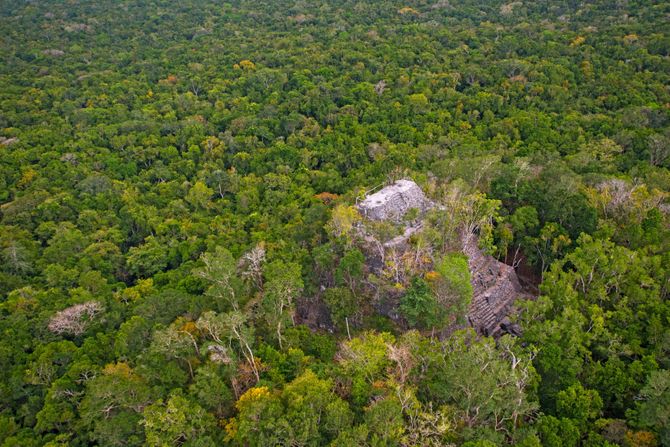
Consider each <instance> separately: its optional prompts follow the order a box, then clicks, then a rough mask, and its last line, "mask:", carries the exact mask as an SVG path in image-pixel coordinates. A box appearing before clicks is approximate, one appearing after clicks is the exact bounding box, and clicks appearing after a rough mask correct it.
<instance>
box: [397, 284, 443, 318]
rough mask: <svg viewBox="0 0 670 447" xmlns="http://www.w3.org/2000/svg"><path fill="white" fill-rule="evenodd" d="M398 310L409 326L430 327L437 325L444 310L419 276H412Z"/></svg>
mask: <svg viewBox="0 0 670 447" xmlns="http://www.w3.org/2000/svg"><path fill="white" fill-rule="evenodd" d="M400 311H401V312H402V315H403V317H405V319H406V320H407V323H408V324H409V325H410V327H418V328H423V329H430V328H431V327H435V326H439V325H440V323H441V322H442V321H443V319H444V314H445V311H444V309H443V308H442V307H441V306H440V304H439V303H438V302H437V299H436V298H435V295H433V292H432V291H431V290H430V287H429V286H428V284H427V283H426V281H424V280H423V279H421V278H414V279H413V280H412V284H411V286H410V287H409V288H408V289H407V292H405V295H404V296H403V297H402V298H401V300H400Z"/></svg>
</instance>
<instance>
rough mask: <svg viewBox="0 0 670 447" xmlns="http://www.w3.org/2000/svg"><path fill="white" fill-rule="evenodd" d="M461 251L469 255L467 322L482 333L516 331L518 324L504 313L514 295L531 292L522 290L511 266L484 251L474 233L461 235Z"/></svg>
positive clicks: (508, 310) (513, 300)
mask: <svg viewBox="0 0 670 447" xmlns="http://www.w3.org/2000/svg"><path fill="white" fill-rule="evenodd" d="M463 253H464V254H465V255H466V256H467V258H468V267H469V270H470V282H471V284H472V302H471V303H470V307H469V309H468V313H467V320H468V323H470V325H471V326H472V327H473V328H475V330H476V331H477V332H478V333H480V334H484V335H490V336H500V335H502V334H503V333H504V332H510V333H513V334H515V335H518V331H519V328H518V327H516V326H514V325H511V324H510V321H509V319H508V318H507V317H508V316H509V315H510V314H511V313H512V312H513V306H514V302H515V301H516V300H517V299H520V298H524V299H525V298H530V295H528V294H527V293H526V292H524V290H523V287H522V286H521V283H520V282H519V277H518V276H517V274H516V271H515V270H514V268H513V267H512V266H510V265H507V264H505V263H504V262H500V261H498V260H497V259H496V258H494V257H493V256H491V255H487V254H484V253H483V252H482V250H481V249H480V248H479V247H478V246H477V237H475V236H474V235H470V237H466V238H465V239H464V243H463Z"/></svg>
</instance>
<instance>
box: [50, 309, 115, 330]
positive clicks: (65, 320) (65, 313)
mask: <svg viewBox="0 0 670 447" xmlns="http://www.w3.org/2000/svg"><path fill="white" fill-rule="evenodd" d="M102 311H103V306H102V304H101V303H99V302H98V301H87V302H85V303H81V304H75V305H74V306H70V307H68V308H67V309H63V310H61V311H60V312H57V313H56V315H54V316H53V317H51V320H49V325H48V328H49V330H50V331H51V332H53V333H54V334H59V335H61V334H69V335H74V336H78V335H81V334H83V333H84V332H85V331H86V329H88V327H89V326H90V325H91V323H92V322H93V320H94V319H95V317H96V316H97V315H98V314H99V313H100V312H102Z"/></svg>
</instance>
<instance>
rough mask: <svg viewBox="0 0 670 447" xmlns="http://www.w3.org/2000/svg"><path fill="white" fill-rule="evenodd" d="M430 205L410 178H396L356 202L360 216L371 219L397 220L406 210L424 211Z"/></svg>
mask: <svg viewBox="0 0 670 447" xmlns="http://www.w3.org/2000/svg"><path fill="white" fill-rule="evenodd" d="M430 207H431V203H430V201H429V200H428V199H427V198H426V196H425V195H424V193H423V191H422V190H421V188H419V185H417V184H416V183H414V182H413V181H411V180H406V179H403V180H398V181H396V182H395V183H393V184H391V185H389V186H386V187H384V188H382V189H380V190H379V191H377V192H375V193H374V194H370V195H368V196H367V197H366V198H365V200H363V201H362V202H360V203H359V204H358V210H359V212H360V213H361V215H362V216H364V217H366V218H368V219H372V220H392V221H394V222H399V221H400V220H401V219H402V217H403V216H404V215H405V214H407V212H408V211H409V210H410V209H412V208H416V209H417V210H419V211H425V210H426V209H428V208H430Z"/></svg>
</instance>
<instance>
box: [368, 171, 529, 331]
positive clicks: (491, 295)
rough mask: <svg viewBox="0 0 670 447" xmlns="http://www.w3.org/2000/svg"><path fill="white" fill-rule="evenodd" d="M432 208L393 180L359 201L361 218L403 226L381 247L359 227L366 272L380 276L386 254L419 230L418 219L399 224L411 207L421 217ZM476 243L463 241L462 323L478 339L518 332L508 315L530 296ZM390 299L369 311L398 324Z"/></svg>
mask: <svg viewBox="0 0 670 447" xmlns="http://www.w3.org/2000/svg"><path fill="white" fill-rule="evenodd" d="M434 206H439V205H435V204H434V203H433V202H431V201H430V200H429V199H427V198H426V196H425V195H424V193H423V191H422V190H421V188H419V186H418V185H417V184H416V183H414V182H413V181H411V180H398V181H397V182H395V183H394V184H392V185H389V186H387V187H385V188H383V189H381V190H379V191H377V192H375V193H374V194H370V195H369V196H367V197H366V198H365V200H363V201H362V202H360V203H359V204H358V209H359V211H360V213H361V214H362V215H363V216H365V217H366V218H368V219H372V220H384V221H392V222H396V223H398V224H400V225H402V227H403V232H402V234H400V235H398V236H396V237H395V238H393V239H391V240H389V241H386V242H384V243H382V242H380V241H377V239H375V238H374V237H373V236H372V235H370V234H368V233H366V231H365V225H362V226H361V236H362V240H363V241H364V242H365V245H366V250H365V252H366V258H367V264H368V267H369V268H370V269H371V270H372V271H375V272H381V271H382V270H383V268H384V265H385V264H384V263H385V258H386V256H387V255H388V254H389V253H391V252H395V253H396V254H397V253H398V252H404V251H405V250H407V248H408V244H409V242H408V241H409V239H410V238H411V236H412V235H413V234H416V233H417V232H420V231H421V230H422V229H423V222H422V220H421V216H419V218H418V219H417V220H414V221H412V222H403V216H405V214H406V213H407V211H409V210H410V209H412V208H417V209H418V210H419V211H420V212H423V211H426V210H427V209H429V208H432V207H434ZM477 244H478V240H477V237H476V236H475V235H467V236H465V237H464V238H463V253H464V254H465V255H466V256H467V257H468V267H469V270H470V280H471V282H472V287H473V297H472V302H471V303H470V307H469V309H468V312H467V321H468V323H469V324H470V325H471V326H472V327H473V328H474V329H475V330H476V331H477V332H478V333H480V334H484V335H491V336H500V335H502V334H503V333H505V332H509V333H518V331H519V328H518V327H517V326H515V325H513V324H511V322H510V320H509V318H508V316H509V315H510V314H511V313H512V312H513V311H514V302H515V301H516V300H517V299H519V298H529V297H530V295H529V294H527V293H526V292H525V291H524V289H523V288H522V286H521V284H520V282H519V278H518V276H517V274H516V271H515V270H514V268H513V267H511V266H509V265H507V264H505V263H503V262H500V261H498V260H497V259H495V258H494V257H493V256H489V255H486V254H484V253H483V252H482V250H480V249H479V247H478V245H477ZM391 295H392V294H391ZM391 295H388V294H387V295H385V296H383V297H379V299H378V300H375V309H376V310H377V312H378V313H380V314H381V315H385V316H387V317H389V318H391V319H393V320H398V319H400V316H399V314H398V309H397V307H398V305H399V296H391ZM452 329H455V328H452Z"/></svg>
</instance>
